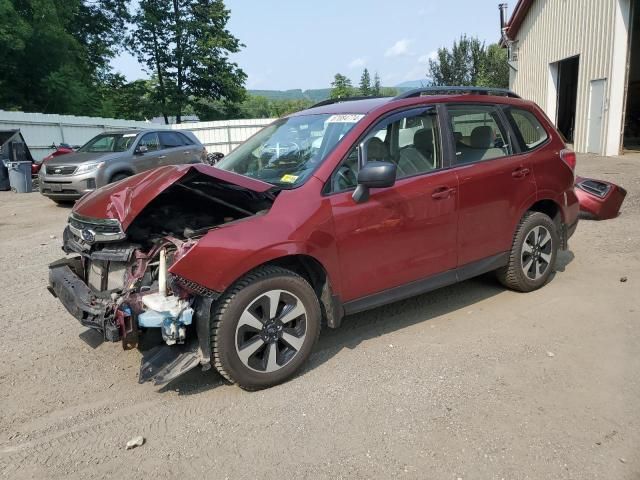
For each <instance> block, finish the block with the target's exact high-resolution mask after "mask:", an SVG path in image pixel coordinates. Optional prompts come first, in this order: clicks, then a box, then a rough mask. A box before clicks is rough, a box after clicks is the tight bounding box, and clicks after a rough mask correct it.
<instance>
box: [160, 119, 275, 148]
mask: <svg viewBox="0 0 640 480" xmlns="http://www.w3.org/2000/svg"><path fill="white" fill-rule="evenodd" d="M274 120H275V119H273V118H271V119H269V118H256V119H243V120H224V121H216V122H197V123H183V124H180V125H171V128H172V129H176V130H178V129H182V130H191V131H192V132H193V133H194V134H195V136H196V137H198V139H199V140H200V141H201V142H202V143H203V144H204V146H205V147H207V151H209V152H221V153H224V154H225V155H226V154H227V153H229V152H230V151H231V150H233V149H234V148H235V147H237V146H238V145H240V144H241V143H242V142H244V141H245V140H246V139H247V138H249V137H250V136H251V135H253V134H254V133H256V132H257V131H258V130H260V129H262V128H263V127H265V126H266V125H269V124H270V123H271V122H273V121H274Z"/></svg>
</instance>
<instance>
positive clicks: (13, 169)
mask: <svg viewBox="0 0 640 480" xmlns="http://www.w3.org/2000/svg"><path fill="white" fill-rule="evenodd" d="M7 170H9V183H10V184H11V190H14V191H15V192H17V193H31V192H32V191H33V183H31V162H7Z"/></svg>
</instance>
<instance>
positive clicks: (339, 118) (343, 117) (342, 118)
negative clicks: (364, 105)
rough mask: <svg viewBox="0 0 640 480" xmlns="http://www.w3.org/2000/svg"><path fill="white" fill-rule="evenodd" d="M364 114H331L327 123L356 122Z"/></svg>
mask: <svg viewBox="0 0 640 480" xmlns="http://www.w3.org/2000/svg"><path fill="white" fill-rule="evenodd" d="M362 117H364V115H362V114H359V113H342V114H337V115H331V116H330V117H329V118H328V119H327V123H356V122H358V121H360V120H361V119H362Z"/></svg>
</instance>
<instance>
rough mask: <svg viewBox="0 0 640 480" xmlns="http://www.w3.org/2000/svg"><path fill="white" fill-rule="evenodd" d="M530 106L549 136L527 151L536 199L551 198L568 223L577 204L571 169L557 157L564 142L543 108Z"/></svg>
mask: <svg viewBox="0 0 640 480" xmlns="http://www.w3.org/2000/svg"><path fill="white" fill-rule="evenodd" d="M532 110H533V111H534V113H536V116H537V117H538V119H539V120H540V121H541V122H542V123H543V125H544V127H545V129H546V130H547V132H548V134H549V137H550V138H549V141H548V142H547V143H546V144H545V145H544V146H542V147H541V148H539V149H537V150H534V151H533V152H530V153H528V154H527V155H528V156H530V157H531V165H532V166H533V172H534V175H535V178H536V184H537V186H538V195H537V196H538V198H537V200H538V201H539V200H553V201H554V202H555V203H556V204H557V205H559V206H560V210H561V213H562V221H563V222H564V223H566V224H567V225H572V224H573V223H575V222H576V221H577V219H578V214H579V211H580V206H579V204H578V199H577V197H576V195H575V193H574V186H573V184H574V180H575V177H574V173H573V171H572V170H571V168H569V166H568V165H567V164H566V163H564V162H563V161H562V159H561V158H560V151H561V150H563V149H565V148H566V145H565V143H564V140H563V139H562V137H561V136H560V134H559V133H558V132H557V130H556V129H555V127H554V126H553V125H552V124H551V122H550V120H549V119H548V117H547V116H546V115H545V114H544V112H543V111H542V110H541V109H540V108H539V107H538V106H537V105H534V106H533V108H532Z"/></svg>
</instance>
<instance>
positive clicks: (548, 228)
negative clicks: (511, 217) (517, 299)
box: [496, 212, 560, 292]
mask: <svg viewBox="0 0 640 480" xmlns="http://www.w3.org/2000/svg"><path fill="white" fill-rule="evenodd" d="M559 245H560V239H559V236H558V232H557V230H556V224H555V223H554V222H553V220H551V219H550V218H549V217H548V216H547V215H545V214H544V213H540V212H527V213H525V214H524V216H523V217H522V219H521V220H520V224H519V225H518V228H517V229H516V233H515V235H514V238H513V245H512V247H511V252H510V254H509V262H508V263H507V265H506V266H504V267H502V268H499V269H498V270H496V276H497V277H498V280H499V281H500V283H502V284H503V285H504V286H505V287H507V288H510V289H512V290H516V291H518V292H531V291H533V290H537V289H538V288H540V287H542V286H543V285H544V284H545V283H547V281H548V280H549V276H550V275H551V273H552V272H553V270H554V267H555V263H556V256H557V253H558V246H559Z"/></svg>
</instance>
